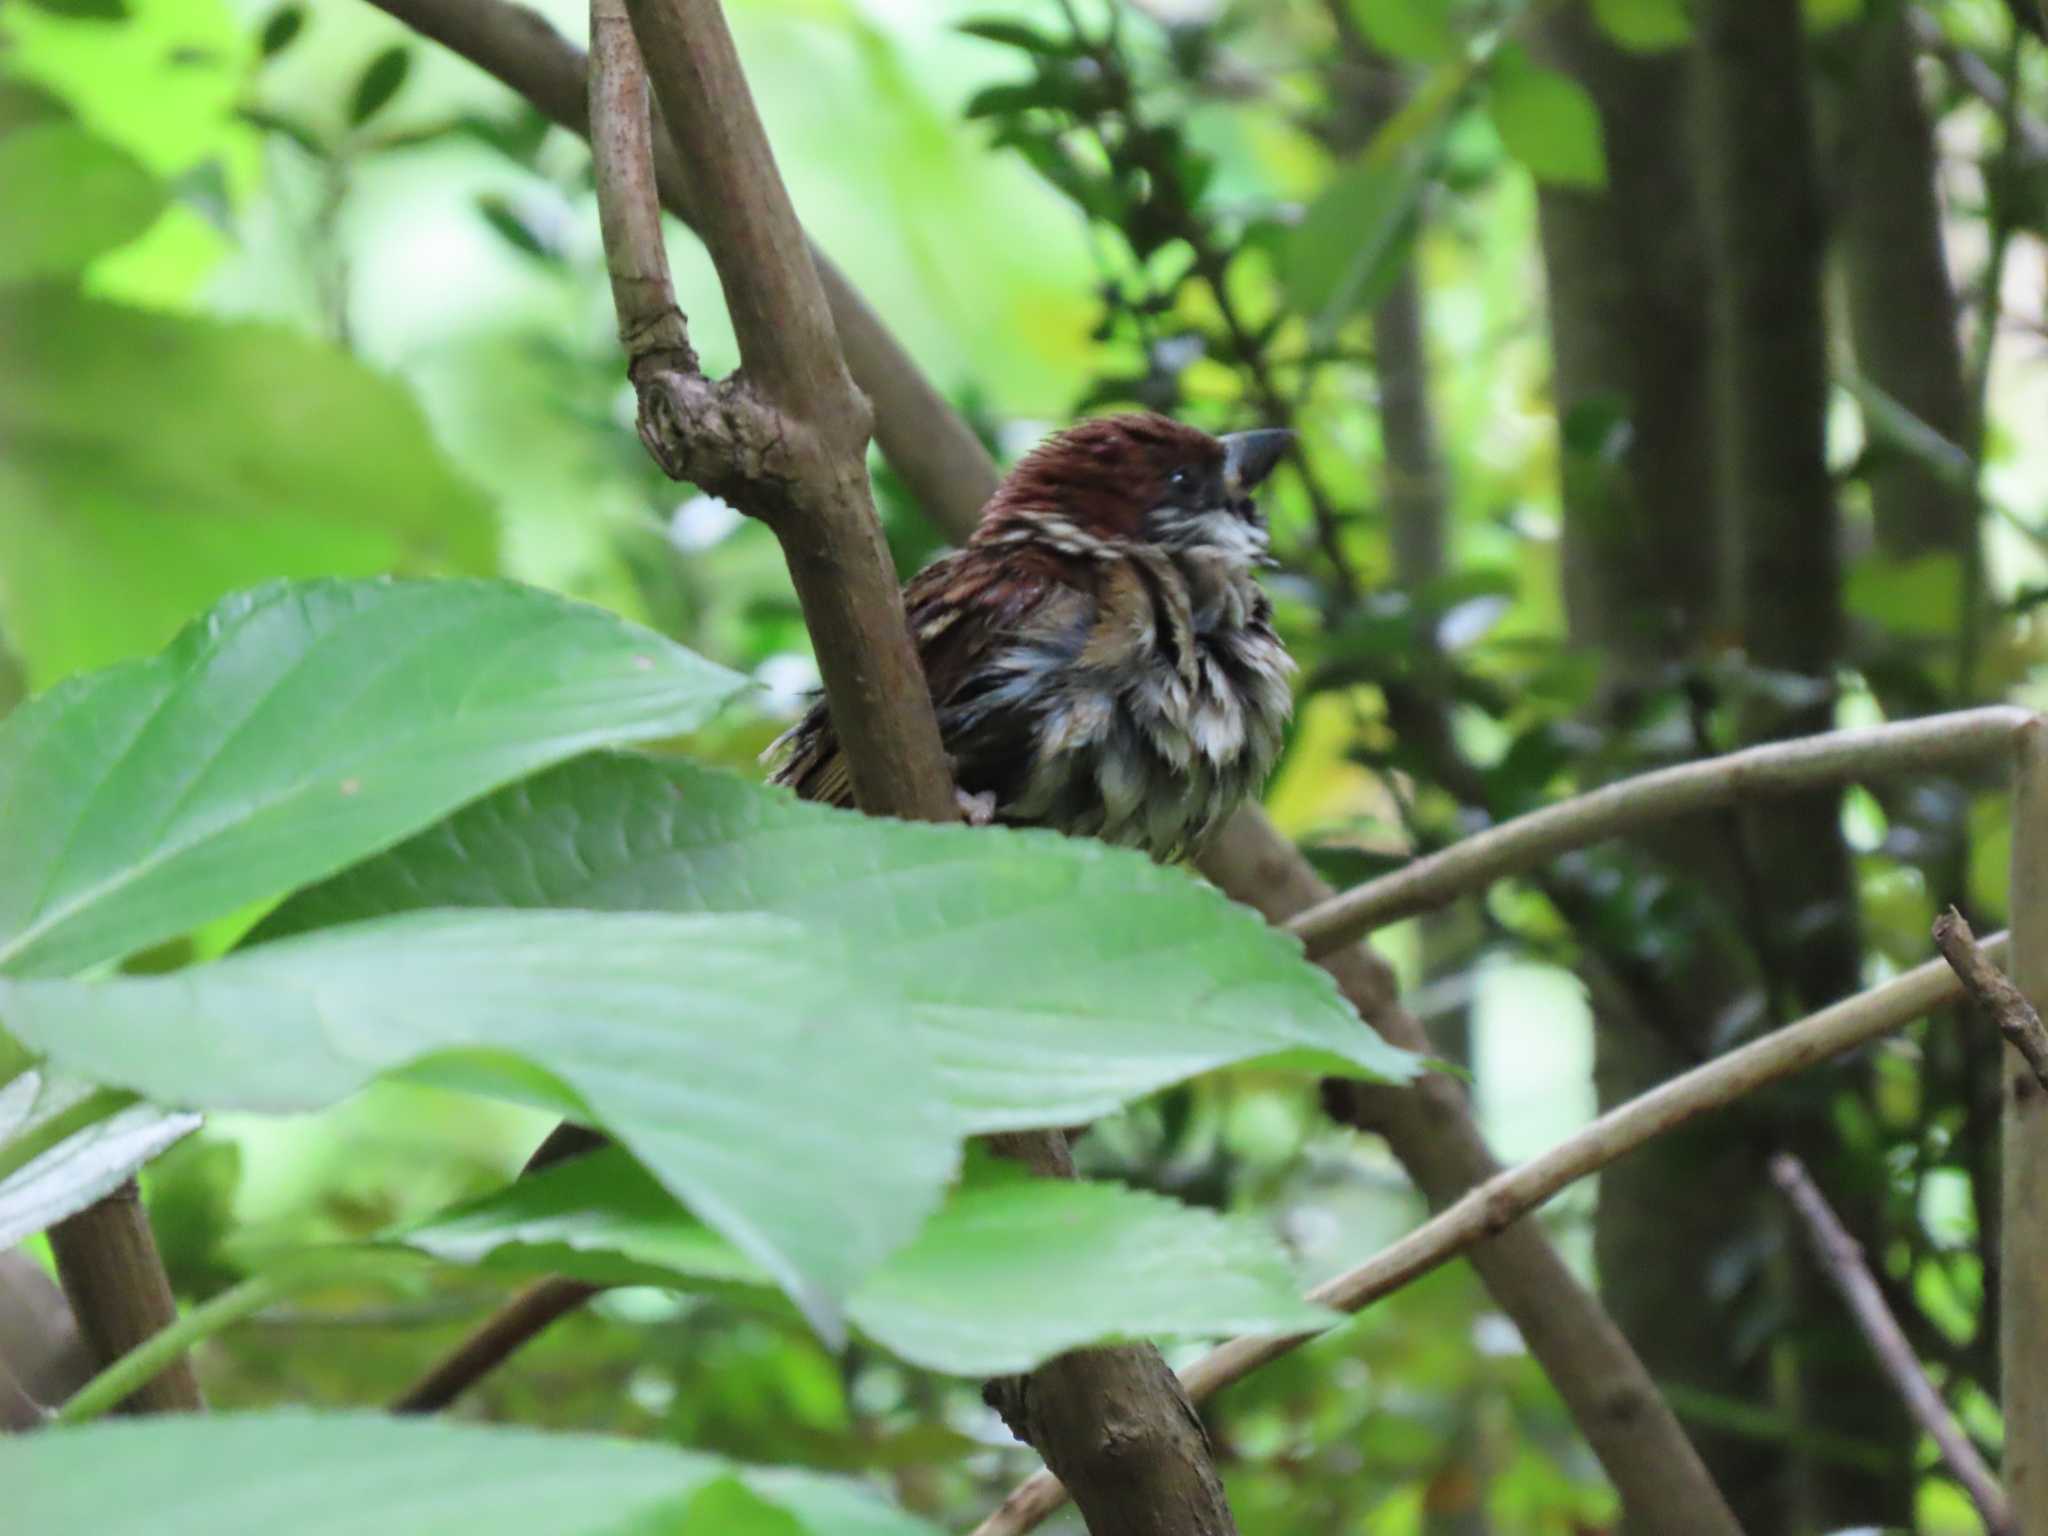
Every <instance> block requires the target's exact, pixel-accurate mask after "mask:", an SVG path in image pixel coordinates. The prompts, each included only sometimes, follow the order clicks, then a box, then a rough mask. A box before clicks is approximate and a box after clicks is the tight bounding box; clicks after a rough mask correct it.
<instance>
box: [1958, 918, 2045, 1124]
mask: <svg viewBox="0 0 2048 1536" xmlns="http://www.w3.org/2000/svg"><path fill="white" fill-rule="evenodd" d="M1934 947H1935V948H1936V949H1939V950H1940V951H1941V953H1942V955H1943V956H1944V957H1945V958H1946V959H1947V961H1948V963H1949V966H1950V968H1951V969H1953V970H1954V971H1955V973H1956V977H1957V979H1958V980H1960V981H1961V982H1962V984H1963V986H1964V988H1965V989H1966V990H1968V992H1969V994H1970V1000H1971V1001H1972V1002H1974V1003H1975V1004H1976V1005H1977V1006H1978V1007H1979V1008H1980V1009H1982V1010H1983V1012H1984V1014H1985V1016H1986V1017H1987V1018H1989V1019H1990V1020H1991V1022H1992V1023H1994V1024H1996V1025H1997V1026H1998V1032H1999V1033H2000V1034H2001V1035H2003V1036H2005V1039H2006V1043H2007V1044H2008V1045H2010V1046H2011V1047H2012V1048H2013V1049H2014V1050H2016V1051H2018V1052H2019V1053H2020V1055H2022V1056H2024V1057H2025V1058H2026V1061H2027V1065H2028V1066H2029V1067H2031V1068H2032V1069H2033V1072H2034V1078H2035V1080H2036V1081H2037V1082H2039V1083H2040V1085H2041V1086H2042V1087H2043V1088H2044V1089H2048V1026H2044V1025H2043V1024H2042V1023H2041V1015H2040V1014H2038V1013H2036V1012H2035V1011H2034V1005H2033V1004H2032V1003H2030V1002H2028V1001H2027V998H2026V994H2025V993H2023V992H2021V991H2020V989H2019V988H2018V987H2016V986H2014V985H2013V984H2012V983H2011V982H2010V981H2009V980H2007V979H2006V976H2005V973H2004V972H2003V971H2001V970H1999V969H1998V967H1997V966H1995V965H1993V964H1992V963H1991V962H1990V961H1989V960H1987V959H1985V958H1984V951H1983V950H1981V949H1979V948H1978V947H1977V938H1976V935H1975V934H1973V933H1971V932H1970V925H1969V924H1968V923H1967V922H1965V921H1963V914H1962V913H1960V912H1958V911H1957V910H1956V909H1955V908H1954V907H1950V908H1949V909H1948V910H1947V911H1946V912H1944V913H1942V914H1941V916H1939V917H1937V918H1936V919H1935V920H1934Z"/></svg>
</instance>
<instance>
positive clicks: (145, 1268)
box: [50, 1179, 206, 1413]
mask: <svg viewBox="0 0 2048 1536" xmlns="http://www.w3.org/2000/svg"><path fill="white" fill-rule="evenodd" d="M50 1251H51V1253H52V1254H53V1255H55V1257H56V1260H57V1278H58V1280H60V1281H61V1282H62V1283H63V1286H64V1294H65V1296H66V1297H67V1298H68V1299H69V1300H70V1302H71V1311H72V1314H73V1315H74V1316H75V1317H77V1319H78V1327H79V1331H80V1332H81V1333H83V1334H84V1335H85V1340H86V1343H87V1344H88V1345H89V1346H90V1347H91V1349H92V1354H93V1358H94V1359H95V1360H96V1361H97V1362H98V1363H99V1365H100V1366H101V1367H102V1368H104V1367H106V1366H109V1365H112V1364H113V1363H114V1362H115V1361H116V1360H118V1359H120V1358H121V1357H122V1356H123V1355H125V1354H127V1353H128V1352H129V1351H130V1350H132V1349H134V1348H136V1347H137V1346H138V1345H140V1344H143V1343H145V1342H147V1341H148V1340H149V1339H150V1338H151V1337H152V1336H153V1335H155V1334H157V1333H160V1332H162V1331H163V1330H164V1329H166V1328H168V1327H169V1326H170V1325H171V1324H172V1323H174V1322H176V1321H177V1320H178V1304H177V1301H176V1300H175V1299H174V1298H173V1297H172V1295H171V1282H170V1278H169V1277H168V1276H167V1275H165V1273H164V1261H163V1258H162V1257H161V1255H159V1254H158V1253H157V1248H156V1236H155V1234H154V1233H152V1232H151V1231H150V1228H149V1213H148V1212H147V1211H145V1210H143V1208H142V1197H141V1194H140V1192H139V1191H138V1190H137V1189H136V1187H135V1181H134V1180H133V1179H130V1180H128V1182H127V1183H125V1184H123V1185H122V1186H121V1187H120V1188H119V1189H117V1190H115V1191H114V1192H113V1193H112V1194H111V1195H108V1196H107V1197H106V1198H104V1199H102V1200H98V1201H95V1202H94V1203H93V1204H91V1205H89V1206H87V1207H86V1208H85V1209H84V1210H82V1211H80V1212H78V1213H77V1214H76V1215H74V1216H67V1217H65V1218H64V1219H63V1220H62V1221H60V1222H58V1223H57V1224H56V1225H55V1226H54V1227H52V1228H50ZM123 1406H124V1407H125V1408H127V1409H128V1411H130V1412H131V1413H196V1412H199V1411H200V1410H202V1409H204V1408H205V1406H206V1404H205V1402H204V1401H203V1400H202V1399H201V1397H200V1395H199V1379H198V1378H197V1377H196V1376H194V1375H193V1374H192V1362H191V1360H190V1359H188V1358H185V1357H182V1356H181V1357H180V1358H179V1359H178V1360H177V1361H176V1362H175V1363H174V1364H172V1365H171V1366H170V1367H169V1368H167V1369H166V1370H165V1371H164V1372H163V1373H162V1374H161V1375H159V1376H158V1377H157V1378H156V1379H155V1380H153V1381H151V1382H150V1383H149V1384H148V1385H147V1386H145V1387H142V1388H139V1389H138V1390H137V1391H136V1392H135V1393H134V1394H132V1395H131V1396H130V1397H129V1398H128V1400H127V1401H126V1403H125V1404H123Z"/></svg>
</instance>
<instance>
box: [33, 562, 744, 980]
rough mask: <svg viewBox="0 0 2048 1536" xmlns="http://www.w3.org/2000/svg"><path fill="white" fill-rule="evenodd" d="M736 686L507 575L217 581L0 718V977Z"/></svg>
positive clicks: (295, 864) (218, 900) (344, 845)
mask: <svg viewBox="0 0 2048 1536" xmlns="http://www.w3.org/2000/svg"><path fill="white" fill-rule="evenodd" d="M741 686H743V683H742V680H741V679H740V678H739V677H737V676H736V675H735V674H733V673H730V672H727V671H725V670H724V669H723V668H720V667H715V666H712V665H711V664H710V663H709V662H706V661H703V660H700V659H699V658H698V657H696V656H694V655H692V654H690V653H689V652H688V651H685V650H683V649H682V648H680V647H679V646H676V645H673V644H671V643H670V642H668V641H665V640H663V639H662V638H661V637H659V636H658V635H655V634H652V633H650V632H648V631H646V630H643V629H639V628H637V627H636V626H633V625H630V624H626V623H624V622H622V621H620V620H618V619H616V618H614V617H612V616H611V615H609V614H606V613H604V612H602V611H601V610H599V609H596V608H590V607H586V606H584V605H582V604H577V603H570V602H565V601H563V600H561V599H559V598H555V597H550V596H547V595H545V594H543V593H540V592H537V591H533V590H531V589H528V588H523V587H517V586H513V585H511V584H509V583H498V582H478V581H460V582H388V581H372V582H360V583H342V582H317V583H313V584H310V585H306V586H284V585H273V586H269V587H265V588H261V589H259V590H257V591H255V592H251V593H245V594H242V595H240V596H237V597H233V598H230V599H229V600H227V601H226V602H224V603H222V604H221V605H220V606H219V607H218V608H216V609H215V610H214V611H213V612H212V613H211V614H209V615H207V617H206V618H205V619H204V620H202V621H200V622H198V623H196V624H194V625H193V626H192V627H191V628H189V629H187V630H186V631H185V633H184V634H183V635H182V636H180V637H179V639H178V640H177V642H176V643H175V644H174V645H173V646H172V647H171V648H170V649H169V650H168V651H166V652H164V653H163V654H162V655H160V656H156V657H153V658H151V659H149V660H146V661H140V662H130V663H126V664H124V665H121V666H118V667H113V668H110V669H108V670H106V671H103V672H98V673H94V674H91V675H89V676H86V677H82V678H79V679H77V680H75V681H73V682H70V683H66V684H63V685H60V686H59V687H57V688H55V689H53V690H51V691H50V692H49V693H47V694H45V695H43V696H42V697H41V698H38V699H35V700H33V701H31V702H30V703H28V704H26V705H24V706H22V707H21V708H20V709H17V710H16V711H15V712H14V713H13V714H12V715H10V716H9V717H8V718H7V719H6V721H5V722H4V723H0V786H4V790H0V848H5V849H6V850H7V857H6V859H5V861H4V862H0V970H5V971H8V972H11V973H13V974H15V975H46V976H47V975H55V974H64V973H68V972H72V971H76V970H80V969H82V968H85V967H87V966H91V965H94V964H96V963H98V962H100V961H104V960H110V959H115V958H118V957H120V956H122V955H125V954H129V953H132V952H133V951H135V950H137V949H140V948H142V947H144V946H146V945H149V944H152V943H156V942H158V941H159V940H162V939H167V938H171V937H174V936H175V935H177V934H180V933H184V932H187V931H189V930H190V929H192V928H194V927H196V926H197V925H199V924H200V923H203V922H206V921H207V920H208V919H210V918H214V917H218V916H221V915H224V914H226V913H229V912H232V911H234V910H235V909H237V908H238V907H241V906H243V905H245V904H247V903H249V902H252V901H259V900H262V899H264V898H267V897H270V896H273V895H277V894H279V893H281V892H283V891H286V890H289V889H290V888H291V887H293V886H295V885H298V884H301V883H303V882H305V881H308V880H314V879H318V878H319V877H321V876H323V875H326V874H329V873H332V872H333V871H335V870H337V869H340V868H341V867H342V866H344V865H346V864H348V863H349V862H351V861H352V860H355V859H359V858H361V857H363V856H364V855H365V854H368V853H371V852H373V851H375V850H376V849H378V848H381V847H384V846H386V845H388V844H389V843H391V842H393V841H395V840H396V839H398V838H400V837H403V836H405V835H406V834H408V833H410V832H413V831H416V830H418V829H419V828H420V827H422V826H425V825H427V824H428V823H430V822H432V821H433V820H434V819H435V818H436V817H439V816H442V815H445V814H446V813H447V812H448V811H449V810H451V809H453V808H454V807H456V806H458V805H460V804H462V803H463V802H465V801H467V800H470V799H473V798H475V797H476V796H477V795H480V794H482V793H484V792H486V791H488V790H490V789H493V788H496V787H497V786H498V785H501V784H504V783H506V782H508V781H509V780H512V779H516V778H518V777H519V776H520V775H522V774H525V773H530V772H532V771H533V770H534V769H536V768H541V767H545V766H546V765H548V764H550V763H553V762H556V761H558V760H560V759H561V758H564V757H567V756H570V755H572V754H574V753H577V752H582V751H585V750H587V749H589V748H590V747H592V746H595V745H598V744H600V743H603V742H607V741H628V740H635V739H642V738H647V737H654V736H662V735H668V734H672V733H674V732H678V731H683V730H688V729H690V728H692V727H693V726H695V725H697V724H699V723H701V722H702V721H703V720H704V719H705V718H706V717H707V716H708V715H709V714H710V713H711V711H712V710H714V709H715V708H716V707H717V706H718V705H719V704H720V703H721V702H723V701H724V700H725V699H727V698H729V697H730V696H731V695H732V694H733V693H734V692H736V691H737V690H738V689H739V688H740V687H741Z"/></svg>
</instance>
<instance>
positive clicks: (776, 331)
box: [628, 0, 957, 821]
mask: <svg viewBox="0 0 2048 1536" xmlns="http://www.w3.org/2000/svg"><path fill="white" fill-rule="evenodd" d="M628 9H629V10H630V12H631V15H632V31H633V33H634V34H635V35H636V36H637V37H638V39H639V43H640V49H641V52H642V53H644V54H645V56H646V59H647V71H648V77H649V78H650V79H651V80H652V82H653V84H654V92H655V96H656V97H657V98H658V99H659V100H660V102H661V107H662V115H663V116H664V117H665V118H666V119H667V121H668V122H669V123H670V124H671V125H672V126H673V128H674V130H675V132H676V134H677V135H678V137H680V138H681V139H682V140H683V141H685V142H687V143H688V144H690V145H691V147H692V153H693V158H692V160H691V164H690V171H689V179H690V184H691V186H692V188H693V190H694V192H695V193H696V196H697V214H698V219H697V225H698V231H699V233H700V234H701V235H702V237H703V239H704V244H705V247H706V249H708V250H709V251H710V253H711V259H712V263H713V265H714V266H716V267H717V269H718V280H719V286H720V287H721V288H722V289H723V290H724V293H725V302H726V308H727V309H728V310H729V311H730V312H731V316H732V323H733V331H734V333H735V334H736V336H737V337H738V339H739V345H740V359H741V362H742V365H743V368H744V372H743V373H742V374H738V375H735V376H734V377H732V378H730V379H727V380H724V381H722V382H721V383H720V384H718V385H716V386H712V385H709V384H708V383H707V381H706V380H705V379H704V377H703V375H702V374H700V373H697V372H696V371H695V370H694V369H692V368H688V367H685V366H682V362H681V360H680V359H677V360H676V361H675V365H674V366H660V365H655V366H647V365H645V360H643V365H642V366H639V367H636V369H635V375H636V377H635V380H634V382H635V383H636V384H637V385H638V386H639V389H640V405H641V418H640V433H641V438H642V440H643V441H645V442H647V443H648V444H649V447H650V449H652V450H653V452H654V456H655V458H656V459H657V461H658V462H660V463H661V465H662V467H663V468H664V469H666V470H667V471H668V472H669V473H670V474H671V475H675V476H677V477H678V478H688V479H690V480H692V481H694V482H695V483H697V484H698V485H701V486H703V487H704V488H705V489H706V490H709V491H711V492H713V493H714V494H716V495H719V496H722V497H724V498H725V499H726V500H727V501H729V502H731V503H732V504H733V505H734V506H736V507H738V508H740V509H741V510H742V511H744V512H748V513H751V514H752V515H754V516H757V517H759V518H760V519H761V520H762V521H764V522H766V523H767V524H768V525H769V527H770V528H772V529H773V530H774V531H775V535H776V538H777V539H778V540H779V541H780V542H781V544H782V549H783V555H784V558H785V559H786V561H787V562H788V565H789V573H790V579H791V581H792V582H793V583H794V585H795V587H796V593H797V600H798V602H799V603H800V604H801V605H802V608H803V614H804V624H805V626H806V627H807V628H808V629H809V630H810V633H811V639H812V643H813V646H814V648H815V650H816V652H817V657H818V670H819V672H820V673H821V674H822V675H823V678H824V683H825V697H826V701H827V703H828V704H829V706H830V708H831V711H832V719H833V723H834V726H835V727H836V729H837V731H838V734H839V738H840V740H841V742H842V743H843V744H844V746H845V749H846V759H847V765H848V767H849V769H850V770H851V774H852V778H853V787H854V798H855V799H856V801H858V802H859V804H860V805H861V807H862V809H864V810H867V811H869V812H872V813H875V814H879V815H891V816H903V817H908V818H911V819H913V820H922V821H950V820H952V819H954V817H955V815H956V814H957V812H956V810H955V807H954V803H953V785H952V777H951V774H950V772H949V770H948V769H947V766H946V756H945V752H944V749H943V748H942V747H941V745H940V742H939V727H938V721H937V719H936V718H935V717H934V716H933V713H932V707H931V701H930V699H929V698H928V697H927V695H926V691H925V687H924V674H923V671H922V670H921V668H920V667H919V665H918V660H917V653H916V651H915V650H914V649H913V648H912V646H911V641H910V634H909V631H908V630H907V629H906V628H905V627H904V623H903V601H902V596H901V593H900V592H899V590H898V588H897V583H896V577H895V572H894V570H893V568H892V567H891V565H890V563H889V560H888V558H887V551H886V549H885V547H884V545H883V543H882V530H881V525H880V523H879V522H878V521H877V520H876V518H875V511H874V503H873V501H872V499H871V493H870V491H869V489H868V475H867V443H868V428H869V423H870V421H871V420H872V413H871V411H870V408H869V406H868V402H867V399H866V397H864V396H863V395H862V394H861V393H860V391H859V390H858V389H856V388H855V387H854V384H853V380H852V378H851V376H849V375H848V373H847V371H846V362H845V358H844V356H843V355H842V354H841V352H840V350H839V337H838V333H837V331H836V330H835V329H834V326H833V322H832V313H831V310H830V308H829V306H828V305H827V304H826V302H825V293H824V289H823V288H822V287H821V286H820V284H819V281H818V274H817V269H816V268H815V267H814V266H813V265H812V263H811V255H810V247H809V245H808V243H807V242H806V241H805V239H804V233H803V229H802V228H801V226H799V225H798V223H797V218H796V210H795V208H794V207H792V206H791V204H790V201H789V193H788V191H787V190H786V189H785V188H784V187H783V184H782V177H781V175H780V173H779V172H778V171H777V170H776V168H775V160H774V156H773V154H772V153H771V152H770V150H769V148H768V136H767V134H766V133H765V132H763V130H762V128H761V120H760V117H759V116H758V115H757V114H756V112H755V110H754V99H753V96H752V94H751V93H750V92H749V90H748V89H747V83H746V77H745V75H744V74H743V73H742V71H741V69H740V60H739V54H738V53H737V52H736V51H735V50H734V48H733V42H732V34H731V33H730V32H728V31H727V30H726V25H725V18H724V16H723V14H722V13H721V12H720V11H719V9H718V7H717V5H716V3H715V0H630V3H629V5H628ZM637 143H638V145H640V146H641V147H644V146H645V143H646V141H645V140H637Z"/></svg>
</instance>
